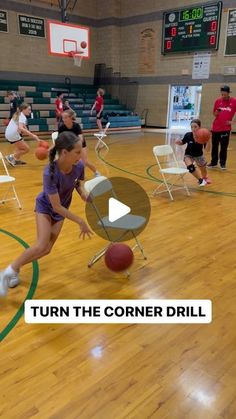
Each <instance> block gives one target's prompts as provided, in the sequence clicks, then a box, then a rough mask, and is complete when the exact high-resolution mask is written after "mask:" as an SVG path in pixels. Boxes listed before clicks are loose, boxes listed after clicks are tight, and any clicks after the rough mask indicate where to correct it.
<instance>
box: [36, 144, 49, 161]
mask: <svg viewBox="0 0 236 419" xmlns="http://www.w3.org/2000/svg"><path fill="white" fill-rule="evenodd" d="M35 157H37V159H38V160H45V159H46V158H47V157H48V150H47V149H46V148H45V147H38V148H36V150H35Z"/></svg>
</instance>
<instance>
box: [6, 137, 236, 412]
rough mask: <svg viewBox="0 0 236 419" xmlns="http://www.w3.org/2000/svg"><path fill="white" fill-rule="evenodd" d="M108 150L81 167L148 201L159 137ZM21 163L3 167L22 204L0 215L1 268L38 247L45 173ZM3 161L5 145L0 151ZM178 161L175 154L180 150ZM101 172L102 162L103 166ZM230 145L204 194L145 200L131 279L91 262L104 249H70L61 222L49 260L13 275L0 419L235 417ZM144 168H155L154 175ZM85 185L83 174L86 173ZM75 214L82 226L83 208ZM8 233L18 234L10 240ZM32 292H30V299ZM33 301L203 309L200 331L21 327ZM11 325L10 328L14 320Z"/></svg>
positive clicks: (235, 227) (78, 205)
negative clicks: (164, 303) (128, 183)
mask: <svg viewBox="0 0 236 419" xmlns="http://www.w3.org/2000/svg"><path fill="white" fill-rule="evenodd" d="M108 141H109V142H110V144H111V146H110V150H109V152H108V153H106V152H103V151H102V152H101V159H97V157H96V155H95V153H94V151H93V149H94V141H93V140H92V139H90V140H88V146H89V157H90V160H91V161H94V162H95V161H96V162H97V167H98V169H99V170H100V171H101V173H102V174H104V175H106V176H113V175H115V176H117V175H118V176H127V177H129V178H131V179H133V180H135V181H137V182H139V183H140V185H141V186H142V187H143V188H144V189H145V190H146V191H147V192H148V194H150V196H151V193H152V191H153V189H154V188H155V187H156V186H157V184H158V183H157V182H158V181H157V179H159V174H158V171H157V169H156V168H155V167H153V166H152V165H154V164H155V161H154V158H153V156H152V147H153V146H154V145H157V144H163V143H164V142H165V135H164V134H159V133H152V132H149V133H145V134H144V133H140V134H127V135H120V136H118V135H112V136H110V138H109V139H108ZM30 145H31V152H30V154H29V155H28V156H27V158H26V159H27V162H28V164H27V166H25V167H17V168H14V169H10V172H11V174H12V175H13V173H14V176H15V177H16V178H17V184H16V186H17V192H18V194H19V197H20V199H21V200H22V203H23V210H22V211H19V210H18V209H17V208H16V206H15V204H14V203H8V204H5V205H1V207H0V229H1V230H0V242H1V261H0V269H3V268H4V267H5V266H6V265H7V264H9V262H11V260H12V259H13V258H15V256H16V255H18V253H19V252H21V251H22V250H23V245H24V243H23V242H22V240H23V241H24V242H26V243H28V244H31V243H33V241H34V238H35V223H34V199H35V196H36V194H37V193H38V192H39V191H40V190H41V185H42V170H43V166H44V164H43V163H42V162H38V161H36V160H35V159H34V156H33V148H34V147H35V143H31V144H30ZM0 148H1V151H2V152H3V154H6V153H7V152H8V150H9V146H8V145H7V144H6V143H1V145H0ZM177 151H178V153H179V150H177ZM105 162H106V163H105ZM235 162H236V141H235V140H234V139H233V138H232V140H231V143H230V150H229V159H228V170H227V171H226V172H221V171H220V170H219V169H217V170H214V171H213V170H212V171H211V172H210V177H211V178H212V180H213V184H212V185H210V186H207V187H206V188H204V190H199V188H198V187H197V185H196V181H195V179H193V177H191V175H188V176H187V178H188V184H189V185H190V186H191V187H192V188H193V189H192V190H191V193H192V195H191V197H187V196H186V195H185V193H184V191H178V192H176V193H175V195H174V197H175V201H174V202H170V200H169V198H168V197H167V195H161V196H158V197H155V198H153V197H150V199H151V205H152V214H151V218H150V222H149V224H148V226H147V227H146V229H145V230H144V232H143V233H142V234H141V236H140V240H141V242H142V244H143V246H144V249H145V251H146V253H147V256H148V259H147V261H143V260H142V259H141V257H140V256H139V254H138V253H136V258H135V262H134V265H133V267H132V269H131V271H132V274H131V277H130V279H129V280H128V279H126V278H125V277H124V276H122V275H115V274H112V273H111V272H109V271H108V270H107V269H106V267H105V266H104V263H103V261H99V262H98V263H97V264H96V265H95V266H94V267H93V268H92V269H88V268H87V262H88V259H89V258H90V257H91V256H92V255H93V254H94V253H95V252H96V250H98V249H100V247H101V246H102V245H103V244H104V242H103V241H102V239H100V238H98V237H96V236H94V237H93V238H92V240H86V241H84V242H83V241H81V240H79V239H78V228H77V226H76V225H75V224H74V223H72V222H69V221H65V224H64V227H63V231H62V234H61V236H60V237H59V240H58V242H57V244H56V245H55V248H54V250H53V252H52V253H51V254H50V255H48V256H47V257H45V258H44V259H42V260H40V261H39V267H40V271H39V281H38V284H37V272H36V270H37V269H36V268H37V266H36V265H35V266H34V269H33V267H32V265H29V266H27V267H25V268H24V269H22V273H21V277H22V284H21V286H19V287H18V288H16V289H13V290H10V292H9V295H8V297H7V298H6V299H1V300H0V331H1V335H0V336H1V343H0V417H2V418H3V419H11V418H12V419H13V418H14V419H15V418H17V419H25V418H35V419H46V418H50V419H52V418H53V419H64V418H65V419H90V418H96V419H107V418H108V419H110V418H130V419H139V418H140V419H143V418H157V419H159V418H160V419H164V418H171V419H172V418H177V419H183V418H188V419H217V418H226V419H231V418H232V419H234V418H235V417H236V394H235V376H236V349H235V348H236V328H235V325H236V321H235V316H236V304H235V301H236V286H235V277H236V263H235V254H236V240H235V231H236V218H235V208H236V206H235V204H236V182H235V180H236V166H235ZM151 166H152V167H151ZM87 177H88V178H89V177H91V172H89V170H88V171H87ZM72 209H73V210H74V211H77V212H78V214H80V215H81V216H84V204H83V202H82V201H81V200H80V199H79V198H77V196H76V194H75V196H74V199H73V204H72ZM7 232H9V233H12V234H13V235H15V236H17V237H15V236H10V235H8V234H7ZM28 293H29V294H28ZM27 294H28V296H29V297H31V298H32V297H33V298H36V299H37V298H38V299H39V298H40V299H80V298H81V299H86V298H89V299H106V298H111V299H124V298H128V299H132V298H135V299H138V298H147V299H150V298H161V299H164V298H166V299H175V298H176V299H181V298H182V299H185V298H186V299H188V298H189V299H211V300H212V302H213V322H212V323H211V324H209V325H27V324H25V323H24V320H23V318H22V317H20V316H21V314H22V310H21V309H20V307H21V304H22V302H23V301H24V299H25V297H26V295H27ZM18 319H19V321H18V322H17V320H18Z"/></svg>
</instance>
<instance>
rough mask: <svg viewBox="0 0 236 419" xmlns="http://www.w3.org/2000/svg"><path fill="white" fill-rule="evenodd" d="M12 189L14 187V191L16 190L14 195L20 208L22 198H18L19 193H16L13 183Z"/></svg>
mask: <svg viewBox="0 0 236 419" xmlns="http://www.w3.org/2000/svg"><path fill="white" fill-rule="evenodd" d="M12 189H13V192H14V195H15V198H16V202H17V204H18V207H19V209H22V206H21V203H20V200H19V198H18V195H17V193H16V190H15V187H14V186H13V185H12Z"/></svg>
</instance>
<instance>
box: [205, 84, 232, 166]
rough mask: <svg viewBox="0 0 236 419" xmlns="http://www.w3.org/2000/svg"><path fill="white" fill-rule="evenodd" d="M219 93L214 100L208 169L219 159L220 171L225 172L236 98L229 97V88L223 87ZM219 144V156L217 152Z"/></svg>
mask: <svg viewBox="0 0 236 419" xmlns="http://www.w3.org/2000/svg"><path fill="white" fill-rule="evenodd" d="M220 91H221V97H220V98H218V99H216V101H215V104H214V109H213V115H214V116H215V119H214V121H213V124H212V150H211V163H210V164H208V167H209V168H214V167H217V163H218V159H219V160H220V167H221V169H222V170H225V169H226V167H225V165H226V159H227V148H228V144H229V137H230V131H231V124H232V120H233V117H234V115H235V113H236V98H233V97H230V87H229V86H223V87H222V88H221V89H220ZM219 144H220V156H219V151H218V149H219ZM219 157H220V158H219Z"/></svg>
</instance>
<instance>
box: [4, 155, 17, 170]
mask: <svg viewBox="0 0 236 419" xmlns="http://www.w3.org/2000/svg"><path fill="white" fill-rule="evenodd" d="M5 159H6V161H7V162H8V163H9V164H10V165H11V166H12V167H15V165H16V161H15V159H14V156H13V154H10V155H9V156H6V157H5Z"/></svg>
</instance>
